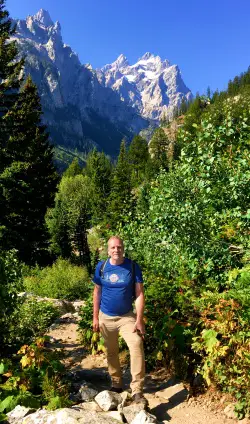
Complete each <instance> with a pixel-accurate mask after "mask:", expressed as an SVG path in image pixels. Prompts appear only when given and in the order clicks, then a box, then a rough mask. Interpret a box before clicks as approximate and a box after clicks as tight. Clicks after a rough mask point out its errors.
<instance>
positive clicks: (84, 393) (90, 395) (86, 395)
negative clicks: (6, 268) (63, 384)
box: [76, 382, 98, 402]
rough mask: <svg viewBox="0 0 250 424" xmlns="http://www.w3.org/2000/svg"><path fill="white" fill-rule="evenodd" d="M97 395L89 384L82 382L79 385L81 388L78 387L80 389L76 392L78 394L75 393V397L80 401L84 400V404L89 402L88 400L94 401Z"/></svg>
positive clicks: (96, 391)
mask: <svg viewBox="0 0 250 424" xmlns="http://www.w3.org/2000/svg"><path fill="white" fill-rule="evenodd" d="M97 394H98V390H96V389H95V388H94V387H93V386H91V385H90V384H89V383H86V382H84V383H82V384H81V387H80V389H79V391H78V393H77V395H76V396H77V397H78V398H79V399H80V400H84V401H85V402H86V401H89V400H92V399H94V397H95V396H96V395H97Z"/></svg>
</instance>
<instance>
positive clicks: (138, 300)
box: [134, 283, 145, 335]
mask: <svg viewBox="0 0 250 424" xmlns="http://www.w3.org/2000/svg"><path fill="white" fill-rule="evenodd" d="M144 306H145V296H144V288H143V284H142V283H135V308H136V322H135V328H134V332H136V331H137V330H138V331H139V332H140V334H141V335H144V334H145V324H144V321H143V314H144Z"/></svg>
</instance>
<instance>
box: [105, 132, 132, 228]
mask: <svg viewBox="0 0 250 424" xmlns="http://www.w3.org/2000/svg"><path fill="white" fill-rule="evenodd" d="M111 187H112V190H111V194H110V198H109V217H110V224H111V226H112V228H113V229H115V228H116V227H117V225H118V224H119V223H123V222H124V220H125V217H126V215H127V213H129V211H130V209H131V199H130V196H131V172H130V166H129V161H128V154H127V151H126V143H125V140H122V142H121V146H120V153H119V156H118V160H117V164H116V167H115V170H114V173H113V178H112V183H111Z"/></svg>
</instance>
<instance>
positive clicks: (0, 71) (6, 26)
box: [0, 0, 24, 172]
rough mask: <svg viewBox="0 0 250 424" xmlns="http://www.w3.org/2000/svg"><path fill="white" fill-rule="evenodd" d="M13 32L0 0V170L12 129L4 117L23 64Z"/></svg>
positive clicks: (15, 96)
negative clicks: (18, 58) (18, 57)
mask: <svg viewBox="0 0 250 424" xmlns="http://www.w3.org/2000/svg"><path fill="white" fill-rule="evenodd" d="M14 33H15V28H14V27H13V24H12V22H11V20H10V19H9V13H8V11H7V10H5V0H0V172H1V170H3V169H4V167H5V165H6V157H5V146H6V143H7V141H8V137H9V135H10V134H11V129H12V123H11V122H10V121H9V120H6V119H5V117H6V114H7V113H8V111H9V110H10V109H11V107H12V106H13V104H14V103H15V102H16V100H17V97H18V92H19V87H20V82H21V81H20V73H21V70H22V67H23V64H24V62H23V60H19V61H18V60H17V54H18V50H17V46H16V42H15V41H10V40H9V39H10V36H12V35H13V34H14Z"/></svg>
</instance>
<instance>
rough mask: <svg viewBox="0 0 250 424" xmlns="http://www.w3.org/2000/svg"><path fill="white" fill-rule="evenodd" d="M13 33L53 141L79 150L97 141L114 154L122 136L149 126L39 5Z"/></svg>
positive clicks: (100, 147)
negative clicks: (102, 80) (101, 78)
mask: <svg viewBox="0 0 250 424" xmlns="http://www.w3.org/2000/svg"><path fill="white" fill-rule="evenodd" d="M16 24H17V26H16V34H15V37H14V38H15V39H16V40H17V42H18V45H19V48H20V54H21V55H22V56H25V70H24V72H25V75H28V74H31V76H32V79H33V81H34V82H35V83H36V84H37V87H38V90H39V94H40V96H41V101H42V106H43V111H44V122H45V123H46V125H48V128H49V132H50V134H51V137H52V140H53V142H55V143H56V144H59V145H61V146H65V147H67V148H70V149H72V150H74V149H78V150H79V151H81V152H84V151H88V149H89V148H91V147H93V146H95V145H96V146H97V147H98V148H99V149H103V150H104V151H105V152H106V153H108V154H110V155H112V156H114V155H116V154H117V153H118V152H119V145H120V142H121V139H122V138H123V137H124V136H126V137H128V138H130V137H131V136H132V135H133V134H134V133H136V132H138V131H140V130H141V129H143V128H145V127H147V125H148V122H147V121H146V120H145V119H144V118H143V117H141V116H140V115H138V114H137V112H136V110H135V109H134V108H133V107H132V106H129V105H127V104H125V103H124V102H122V101H121V99H120V97H119V94H118V93H116V92H115V91H113V90H112V89H111V88H107V87H104V86H102V85H101V84H100V83H99V81H98V79H97V76H96V72H95V71H94V70H93V69H92V68H91V66H90V65H82V64H81V63H80V61H79V58H78V56H77V55H76V54H75V53H74V52H73V51H72V49H71V48H70V47H69V46H67V45H66V44H64V43H63V41H62V36H61V27H60V24H59V22H56V23H53V22H52V20H51V18H50V16H49V14H48V12H46V11H45V10H42V9H41V10H40V11H39V12H38V13H37V14H36V15H34V16H28V17H27V19H26V20H18V21H17V22H16Z"/></svg>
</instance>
